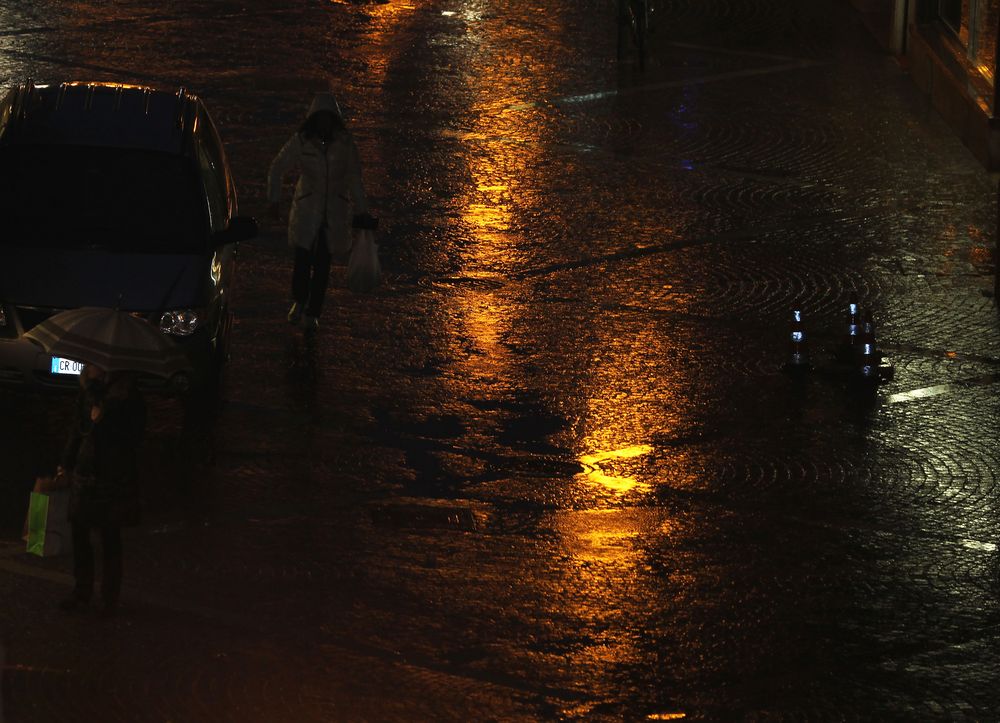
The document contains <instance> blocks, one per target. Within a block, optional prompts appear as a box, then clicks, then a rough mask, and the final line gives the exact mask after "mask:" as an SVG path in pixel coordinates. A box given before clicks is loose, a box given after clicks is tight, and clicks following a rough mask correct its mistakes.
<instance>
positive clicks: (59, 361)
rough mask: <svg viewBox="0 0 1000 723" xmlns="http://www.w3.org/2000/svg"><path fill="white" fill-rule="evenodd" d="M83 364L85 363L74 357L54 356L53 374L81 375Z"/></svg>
mask: <svg viewBox="0 0 1000 723" xmlns="http://www.w3.org/2000/svg"><path fill="white" fill-rule="evenodd" d="M83 366H84V365H83V364H81V363H80V362H78V361H75V360H73V359H63V358H62V357H61V356H54V357H52V373H53V374H73V375H76V376H80V372H82V371H83Z"/></svg>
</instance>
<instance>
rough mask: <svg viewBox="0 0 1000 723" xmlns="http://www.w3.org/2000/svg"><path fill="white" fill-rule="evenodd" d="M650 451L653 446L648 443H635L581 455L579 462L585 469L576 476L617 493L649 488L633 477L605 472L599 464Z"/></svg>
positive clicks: (641, 454)
mask: <svg viewBox="0 0 1000 723" xmlns="http://www.w3.org/2000/svg"><path fill="white" fill-rule="evenodd" d="M652 451H653V448H652V447H651V446H649V445H648V444H636V445H632V446H630V447H623V448H621V449H615V450H611V451H608V452H597V453H595V454H584V455H581V456H580V458H579V460H580V464H582V465H583V467H584V469H585V470H586V471H584V472H581V473H580V474H579V475H578V476H579V477H581V478H583V479H585V480H587V481H588V482H590V483H592V484H595V485H599V486H601V487H605V488H606V489H609V490H611V491H612V492H617V493H625V492H629V491H631V490H632V489H635V488H636V487H639V488H641V489H649V485H646V484H640V483H639V482H638V481H636V479H635V477H626V476H614V475H609V474H605V473H604V471H603V470H602V469H601V464H602V463H606V462H611V461H614V460H621V459H631V458H633V457H641V456H643V455H646V454H649V453H650V452H652Z"/></svg>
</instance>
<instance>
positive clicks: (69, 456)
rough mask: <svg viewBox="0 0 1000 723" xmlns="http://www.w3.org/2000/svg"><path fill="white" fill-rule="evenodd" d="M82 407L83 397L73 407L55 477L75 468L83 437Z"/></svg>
mask: <svg viewBox="0 0 1000 723" xmlns="http://www.w3.org/2000/svg"><path fill="white" fill-rule="evenodd" d="M82 406H83V397H82V396H81V397H78V398H77V402H76V405H75V406H74V407H73V422H72V424H71V425H70V428H69V435H68V436H67V438H66V446H65V447H63V452H62V456H61V457H60V459H59V466H58V467H57V468H56V477H60V476H62V475H65V474H68V473H69V472H72V470H73V468H74V467H75V466H76V457H77V455H78V454H79V453H80V441H81V440H82V439H83V435H82V434H81V432H80V410H81V408H82Z"/></svg>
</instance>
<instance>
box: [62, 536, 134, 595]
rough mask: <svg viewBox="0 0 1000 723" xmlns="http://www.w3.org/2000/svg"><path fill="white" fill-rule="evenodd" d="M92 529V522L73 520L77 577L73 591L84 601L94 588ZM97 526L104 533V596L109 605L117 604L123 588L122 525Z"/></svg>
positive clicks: (102, 586) (74, 557)
mask: <svg viewBox="0 0 1000 723" xmlns="http://www.w3.org/2000/svg"><path fill="white" fill-rule="evenodd" d="M91 529H92V528H91V527H90V525H81V524H79V523H77V522H74V523H73V575H74V576H75V577H76V587H75V588H73V594H74V595H75V596H76V597H77V598H79V599H81V600H89V599H90V596H91V594H92V593H93V591H94V547H93V545H92V544H91V542H90V530H91ZM94 529H97V530H98V531H99V532H100V535H101V553H102V563H103V567H102V574H101V599H102V600H103V601H104V604H105V605H114V604H116V603H117V602H118V596H119V595H120V594H121V589H122V528H121V527H119V526H118V525H105V526H103V527H98V528H94Z"/></svg>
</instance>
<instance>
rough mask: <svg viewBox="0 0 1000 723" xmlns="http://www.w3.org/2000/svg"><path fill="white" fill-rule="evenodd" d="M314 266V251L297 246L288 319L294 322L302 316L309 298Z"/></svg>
mask: <svg viewBox="0 0 1000 723" xmlns="http://www.w3.org/2000/svg"><path fill="white" fill-rule="evenodd" d="M311 267H312V253H311V252H310V251H309V250H308V249H304V248H301V247H299V246H296V247H295V267H294V268H293V270H292V308H291V309H289V310H288V320H289V321H290V322H292V323H293V324H296V323H298V321H299V319H301V318H302V311H303V310H304V309H305V306H306V301H307V300H308V299H309V270H310V268H311Z"/></svg>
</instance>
